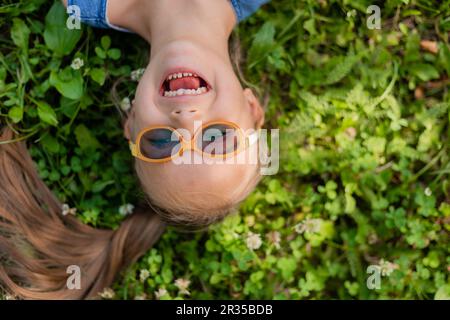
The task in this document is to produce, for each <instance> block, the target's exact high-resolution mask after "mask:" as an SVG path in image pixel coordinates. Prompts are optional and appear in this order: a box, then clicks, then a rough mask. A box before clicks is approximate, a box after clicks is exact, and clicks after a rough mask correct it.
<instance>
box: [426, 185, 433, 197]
mask: <svg viewBox="0 0 450 320" xmlns="http://www.w3.org/2000/svg"><path fill="white" fill-rule="evenodd" d="M424 193H425V195H426V196H427V197H429V196H431V195H432V194H433V192H432V191H431V189H430V188H428V187H427V188H425V191H424Z"/></svg>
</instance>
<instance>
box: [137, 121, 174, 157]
mask: <svg viewBox="0 0 450 320" xmlns="http://www.w3.org/2000/svg"><path fill="white" fill-rule="evenodd" d="M139 148H140V150H141V154H142V155H144V156H145V157H147V158H149V159H153V160H161V159H167V158H170V157H171V156H172V155H175V154H177V153H178V152H179V151H180V148H181V143H180V138H179V136H178V135H177V134H176V133H175V131H172V130H169V129H152V130H150V131H147V132H146V133H144V135H143V136H142V138H141V141H140V145H139Z"/></svg>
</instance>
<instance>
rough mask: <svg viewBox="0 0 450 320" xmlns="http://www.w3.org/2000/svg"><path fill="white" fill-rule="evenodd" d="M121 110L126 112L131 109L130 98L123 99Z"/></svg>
mask: <svg viewBox="0 0 450 320" xmlns="http://www.w3.org/2000/svg"><path fill="white" fill-rule="evenodd" d="M120 109H122V110H123V111H125V112H127V111H128V110H130V109H131V101H130V98H123V100H122V101H121V102H120Z"/></svg>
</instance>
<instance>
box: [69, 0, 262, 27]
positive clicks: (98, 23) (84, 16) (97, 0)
mask: <svg viewBox="0 0 450 320" xmlns="http://www.w3.org/2000/svg"><path fill="white" fill-rule="evenodd" d="M228 1H230V2H231V4H232V5H233V9H234V12H235V13H236V16H237V19H238V21H239V22H241V21H242V20H244V19H245V18H247V17H249V16H250V15H252V14H253V13H254V12H255V11H256V10H258V9H259V7H261V6H262V5H263V4H265V3H267V2H269V1H270V0H228ZM107 2H108V0H68V2H67V6H73V5H75V6H78V7H79V8H80V17H79V18H80V20H81V21H82V22H83V23H86V24H88V25H90V26H93V27H96V28H105V29H108V28H112V29H116V30H119V31H125V32H128V30H126V29H123V28H120V27H118V26H115V25H113V24H111V23H110V22H109V21H108V17H107V15H106V4H107Z"/></svg>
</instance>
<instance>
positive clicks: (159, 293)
mask: <svg viewBox="0 0 450 320" xmlns="http://www.w3.org/2000/svg"><path fill="white" fill-rule="evenodd" d="M166 294H167V290H166V289H165V288H159V290H158V291H155V297H156V299H161V298H162V297H163V296H165V295H166Z"/></svg>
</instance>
